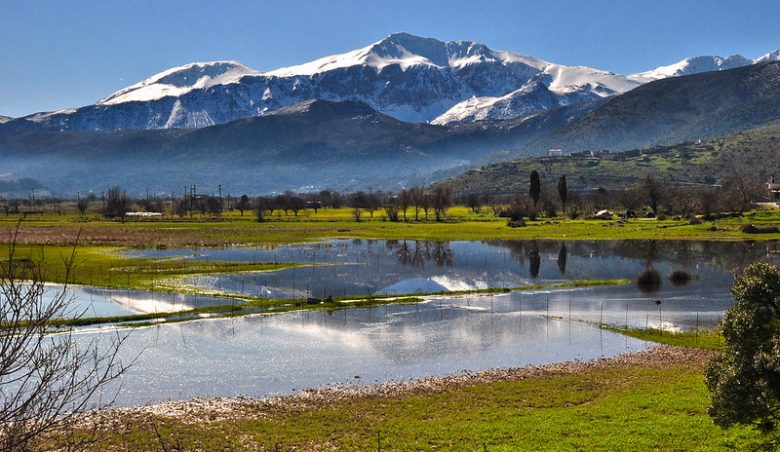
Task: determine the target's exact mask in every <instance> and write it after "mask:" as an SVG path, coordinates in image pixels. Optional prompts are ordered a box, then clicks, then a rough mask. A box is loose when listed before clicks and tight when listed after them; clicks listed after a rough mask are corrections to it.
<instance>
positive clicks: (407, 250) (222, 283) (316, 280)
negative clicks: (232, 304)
mask: <svg viewBox="0 0 780 452" xmlns="http://www.w3.org/2000/svg"><path fill="white" fill-rule="evenodd" d="M767 246H768V245H764V244H750V243H722V242H683V241H639V240H637V241H590V242H587V241H573V242H565V244H564V242H555V241H494V242H426V241H413V240H387V241H377V240H335V241H330V242H324V243H315V244H303V245H293V246H284V247H279V248H271V249H247V248H228V249H204V250H163V251H159V250H141V251H134V252H132V254H133V255H138V256H146V257H173V256H183V257H181V258H182V259H193V260H225V261H250V262H252V261H254V262H259V261H265V262H268V261H270V262H304V263H312V264H314V263H325V264H338V265H328V266H319V267H314V266H312V267H303V268H295V269H287V270H282V271H278V272H269V273H242V274H234V275H211V276H199V277H194V278H190V279H189V280H188V283H189V284H192V285H195V286H198V287H206V288H209V289H218V290H221V291H226V292H231V293H240V294H245V295H251V296H257V297H268V298H302V297H322V298H324V297H327V296H329V295H332V296H347V295H365V294H398V293H414V292H434V291H442V290H470V289H481V288H487V287H512V286H518V285H525V284H549V283H555V282H560V281H566V280H576V279H615V278H626V279H636V278H637V276H638V275H639V274H640V273H641V272H642V271H643V270H645V268H647V266H648V265H650V266H652V267H653V268H655V269H656V270H658V271H659V272H660V274H661V275H662V277H663V278H664V280H665V277H666V275H668V274H669V273H670V272H672V271H673V270H675V269H678V268H679V269H684V270H686V271H688V272H690V273H691V274H694V275H698V276H699V277H700V278H701V280H702V281H706V282H707V283H708V284H712V285H716V286H718V287H721V288H723V289H724V290H727V288H728V287H729V286H730V284H731V282H732V277H731V274H730V272H731V271H733V270H735V269H737V268H740V267H743V266H745V265H747V264H749V263H750V262H753V261H754V260H757V259H760V258H766V257H767V255H768V254H767ZM769 246H773V245H771V244H770V245H769ZM665 285H669V283H668V282H665Z"/></svg>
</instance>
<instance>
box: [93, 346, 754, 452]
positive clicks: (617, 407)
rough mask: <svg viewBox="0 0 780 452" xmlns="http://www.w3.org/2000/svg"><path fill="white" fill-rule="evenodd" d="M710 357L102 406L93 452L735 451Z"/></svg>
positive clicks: (748, 438)
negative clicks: (714, 412)
mask: <svg viewBox="0 0 780 452" xmlns="http://www.w3.org/2000/svg"><path fill="white" fill-rule="evenodd" d="M711 356H712V355H711V352H703V351H699V350H693V349H683V348H678V347H661V348H659V349H656V350H653V351H651V352H647V353H639V354H634V355H630V356H628V357H622V358H615V359H608V360H602V361H599V362H595V363H569V364H559V365H549V366H544V367H542V368H521V369H515V370H495V371H486V372H480V373H475V374H468V375H461V376H456V377H434V378H431V379H427V380H423V381H420V382H411V383H403V384H399V385H395V386H393V385H389V386H387V385H386V386H379V387H374V388H369V389H365V390H357V391H350V390H338V389H331V390H328V389H325V390H321V391H313V392H310V393H306V394H301V395H299V396H297V397H296V396H293V397H286V398H281V399H274V400H267V401H252V400H232V401H224V400H223V401H216V402H214V403H213V404H208V403H198V402H192V403H187V402H183V403H172V404H169V405H165V404H163V405H161V406H157V407H154V406H153V407H149V408H139V409H130V410H125V411H120V412H114V413H110V414H104V415H103V416H101V417H100V419H101V425H103V427H102V428H103V434H104V436H102V438H101V439H100V441H99V442H97V443H96V444H94V445H93V448H94V449H95V450H104V449H128V448H129V449H144V450H148V449H160V448H162V447H167V448H172V449H175V448H178V449H207V450H216V449H220V450H223V449H226V448H230V449H237V450H258V449H259V450H263V449H264V450H276V449H275V448H276V447H279V449H278V450H332V449H333V450H377V449H378V446H380V447H381V448H382V450H485V449H487V450H732V449H742V450H744V449H745V448H748V447H749V445H750V444H751V443H753V442H755V441H757V440H758V439H759V437H758V436H757V434H756V433H754V432H753V431H752V430H749V429H747V428H733V429H730V430H725V431H724V430H722V429H720V428H718V427H717V426H715V425H714V424H713V423H712V421H711V419H710V418H709V416H708V415H707V413H706V408H707V405H708V399H707V390H706V388H705V385H704V381H703V376H702V371H703V368H704V366H705V365H706V362H707V361H708V359H709V358H710V357H711ZM117 426H121V427H117ZM157 432H159V436H158V434H157Z"/></svg>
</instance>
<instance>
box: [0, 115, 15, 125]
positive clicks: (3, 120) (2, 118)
mask: <svg viewBox="0 0 780 452" xmlns="http://www.w3.org/2000/svg"><path fill="white" fill-rule="evenodd" d="M12 119H14V118H9V117H8V116H3V115H0V124H5V123H6V122H8V121H11V120H12Z"/></svg>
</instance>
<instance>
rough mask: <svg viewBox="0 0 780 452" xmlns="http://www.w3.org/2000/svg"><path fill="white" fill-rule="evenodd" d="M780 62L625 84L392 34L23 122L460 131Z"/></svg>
mask: <svg viewBox="0 0 780 452" xmlns="http://www.w3.org/2000/svg"><path fill="white" fill-rule="evenodd" d="M778 58H780V51H778V52H773V53H769V54H767V55H764V56H763V57H761V58H758V59H756V60H748V59H746V58H743V57H740V56H738V55H736V56H732V57H729V58H721V57H696V58H688V59H686V60H683V61H681V62H679V63H675V64H673V65H669V66H662V67H659V68H656V69H654V70H652V71H646V72H642V73H638V74H632V75H630V76H625V75H621V74H616V73H613V72H607V71H602V70H599V69H594V68H590V67H583V66H565V65H560V64H554V63H550V62H547V61H544V60H540V59H538V58H534V57H530V56H524V55H520V54H515V53H512V52H508V51H496V50H491V49H490V48H488V47H487V46H485V45H484V44H480V43H476V42H472V41H450V42H443V41H439V40H436V39H432V38H423V37H418V36H414V35H411V34H408V33H395V34H392V35H390V36H388V37H386V38H384V39H382V40H380V41H377V42H375V43H373V44H371V45H369V46H367V47H363V48H361V49H357V50H354V51H351V52H346V53H342V54H338V55H332V56H327V57H324V58H319V59H317V60H314V61H311V62H309V63H304V64H301V65H297V66H291V67H286V68H281V69H277V70H274V71H270V72H265V73H263V72H258V71H255V70H253V69H250V68H248V67H246V66H244V65H242V64H240V63H238V62H235V61H215V62H205V63H191V64H187V65H184V66H180V67H175V68H171V69H168V70H166V71H163V72H160V73H158V74H155V75H153V76H152V77H149V78H148V79H146V80H143V81H141V82H139V83H136V84H134V85H131V86H128V87H127V88H124V89H121V90H119V91H117V92H115V93H113V94H111V95H109V96H107V97H105V98H103V99H101V100H99V101H98V102H97V103H96V104H94V105H88V106H85V107H81V108H78V109H67V110H60V111H57V112H51V113H38V114H35V115H30V116H28V117H26V118H22V119H20V120H18V121H20V122H21V121H24V120H27V121H30V122H31V123H34V124H35V125H36V126H37V127H45V128H49V129H56V130H124V129H158V128H200V127H206V126H210V125H214V124H223V123H226V122H230V121H234V120H236V119H242V118H247V117H252V116H261V115H266V114H271V113H273V112H274V111H277V110H279V109H282V108H285V107H289V106H291V105H295V104H298V103H300V102H303V101H307V100H309V99H322V100H329V101H344V100H352V101H360V102H363V103H365V104H367V105H369V106H370V107H371V108H373V109H375V110H377V111H379V112H382V113H384V114H387V115H389V116H392V117H394V118H396V119H399V120H402V121H409V122H432V123H434V124H454V123H463V122H471V121H479V120H492V119H512V118H522V117H528V116H532V115H535V114H538V113H541V112H543V111H546V110H549V109H552V108H557V107H560V106H569V105H574V104H578V103H581V102H590V101H593V100H597V99H601V98H605V97H609V96H615V95H618V94H622V93H625V92H627V91H629V90H631V89H633V88H635V87H636V86H639V85H641V84H643V83H647V82H649V81H652V80H657V79H660V78H666V77H674V76H678V75H686V74H692V73H696V72H703V71H710V70H721V69H728V68H731V67H738V66H740V65H746V64H751V62H753V61H755V62H759V61H770V60H777V59H778ZM12 123H13V121H12Z"/></svg>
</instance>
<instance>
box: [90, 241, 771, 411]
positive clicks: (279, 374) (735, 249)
mask: <svg viewBox="0 0 780 452" xmlns="http://www.w3.org/2000/svg"><path fill="white" fill-rule="evenodd" d="M774 246H775V245H774V244H768V245H767V244H750V243H711V242H709V243H708V242H653V241H633V242H566V243H565V244H564V243H561V242H451V243H441V242H439V243H437V242H414V241H406V242H404V241H365V240H363V241H353V240H336V241H331V242H326V243H317V244H305V245H294V246H285V247H279V248H275V249H244V248H241V249H208V250H163V251H160V250H143V251H133V252H132V254H134V255H139V256H145V257H160V258H164V257H169V258H172V257H178V258H182V259H192V260H229V261H264V262H307V263H311V264H322V263H324V264H329V265H325V266H310V267H303V268H297V269H289V270H283V271H278V272H269V273H243V274H236V275H213V276H206V277H200V278H191V279H190V280H189V283H190V284H192V285H195V286H198V287H201V288H208V289H215V288H216V289H220V290H224V291H227V292H232V293H239V294H251V295H255V296H273V297H301V296H316V297H319V296H327V295H334V296H340V295H344V294H347V295H350V294H353V295H354V294H370V293H375V294H383V293H388V294H393V293H408V292H416V291H423V292H429V291H434V290H462V289H474V288H485V287H510V286H517V285H524V284H549V283H555V282H561V281H567V280H573V279H613V278H628V279H636V277H637V276H638V275H639V274H640V273H641V272H643V271H644V270H646V269H647V268H652V269H655V270H657V271H658V272H659V274H660V275H662V283H661V285H660V286H658V287H653V288H651V289H647V288H645V289H644V290H640V289H639V288H638V287H637V285H636V284H629V285H622V286H601V287H590V288H569V289H566V288H560V289H554V290H539V291H533V292H513V293H510V294H502V295H496V296H489V297H484V296H483V297H477V296H459V297H455V296H442V297H440V298H437V299H431V300H428V301H426V302H424V303H417V304H405V305H399V304H396V305H388V306H379V307H374V308H361V309H343V310H337V311H332V312H325V311H311V312H292V313H287V314H279V315H273V316H251V317H242V318H235V319H211V320H202V321H196V322H190V323H182V324H171V325H159V326H154V327H150V328H143V329H137V330H132V331H131V332H130V333H129V334H130V337H129V339H128V342H127V343H126V345H127V346H126V347H125V349H124V350H123V352H122V353H123V354H125V355H126V356H127V357H128V358H129V357H131V356H135V355H137V354H139V353H140V358H139V360H138V362H137V363H136V365H135V366H134V367H133V368H132V369H131V370H130V371H129V373H128V374H127V375H126V376H125V378H124V380H123V387H122V391H121V393H120V397H119V403H120V404H124V405H128V404H143V403H151V402H156V401H161V400H168V399H188V398H191V397H195V396H236V395H247V396H266V395H274V394H287V393H292V392H294V391H296V390H300V389H303V388H308V387H316V386H323V385H328V384H365V383H374V382H385V381H389V380H399V379H407V378H417V377H424V376H430V375H440V374H450V373H454V372H459V371H463V370H480V369H487V368H492V367H509V366H520V365H526V364H541V363H551V362H560V361H567V360H573V359H581V360H587V359H592V358H596V357H600V356H612V355H616V354H620V353H623V352H626V351H632V350H640V349H644V348H646V347H648V346H650V345H649V344H646V343H644V342H642V341H638V340H634V339H630V338H626V337H624V336H621V335H616V334H612V333H609V332H605V331H603V330H600V329H599V328H597V327H595V326H594V324H596V323H607V324H612V325H616V326H626V325H627V326H631V327H656V328H657V327H662V328H664V329H665V330H670V331H672V330H682V329H693V328H695V327H697V326H699V327H709V326H713V325H715V324H716V323H717V322H718V321H719V320H720V319H721V317H722V315H723V311H724V310H725V309H727V308H728V307H729V306H731V304H732V300H731V296H730V294H729V288H730V286H731V284H732V282H733V276H732V272H733V271H735V270H737V269H739V268H741V267H744V266H745V265H747V264H749V263H750V262H753V261H754V260H758V259H767V260H776V259H775V257H776V256H777V254H776V252H775V248H774ZM676 269H682V270H685V271H687V272H689V273H690V274H692V275H694V276H695V279H694V280H692V281H690V282H688V283H686V284H681V285H674V284H672V283H670V282H669V281H668V280H667V279H666V276H667V275H668V274H669V273H671V272H672V271H673V270H676ZM92 296H94V295H92ZM124 296H126V297H130V298H134V297H135V298H136V299H137V298H143V297H151V298H154V297H155V296H156V295H155V294H149V293H146V294H134V293H130V292H128V293H126V294H124ZM175 300H178V301H174V304H176V303H179V304H186V303H187V302H188V301H187V299H186V298H179V299H175ZM109 301H110V300H109ZM190 301H192V302H195V300H190ZM218 301H219V299H209V298H207V297H204V298H203V299H201V300H200V302H202V303H211V302H218ZM127 306H128V303H127V302H125V304H124V307H125V308H127ZM161 310H162V309H161ZM80 334H82V335H83V336H84V337H87V338H88V337H92V336H94V335H100V334H105V333H104V332H100V331H94V330H93V331H89V330H85V331H82V332H81V333H80Z"/></svg>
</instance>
